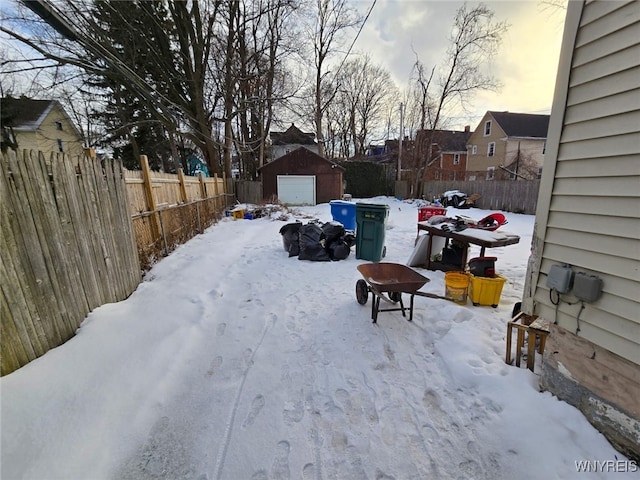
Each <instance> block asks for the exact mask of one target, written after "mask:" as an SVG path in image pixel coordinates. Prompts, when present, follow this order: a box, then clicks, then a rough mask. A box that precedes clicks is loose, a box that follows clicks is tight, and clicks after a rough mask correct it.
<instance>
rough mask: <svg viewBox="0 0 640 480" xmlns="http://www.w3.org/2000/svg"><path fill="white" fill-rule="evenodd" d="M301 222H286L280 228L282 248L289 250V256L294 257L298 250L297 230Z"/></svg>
mask: <svg viewBox="0 0 640 480" xmlns="http://www.w3.org/2000/svg"><path fill="white" fill-rule="evenodd" d="M301 227H302V222H295V223H287V224H286V225H285V226H284V227H282V228H281V229H280V235H282V244H283V245H284V249H285V250H286V251H287V252H289V256H290V257H295V256H297V255H298V253H299V252H300V242H299V232H300V228H301Z"/></svg>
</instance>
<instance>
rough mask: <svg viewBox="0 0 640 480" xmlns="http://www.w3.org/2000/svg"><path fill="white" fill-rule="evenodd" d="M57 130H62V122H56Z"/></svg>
mask: <svg viewBox="0 0 640 480" xmlns="http://www.w3.org/2000/svg"><path fill="white" fill-rule="evenodd" d="M56 130H62V122H56Z"/></svg>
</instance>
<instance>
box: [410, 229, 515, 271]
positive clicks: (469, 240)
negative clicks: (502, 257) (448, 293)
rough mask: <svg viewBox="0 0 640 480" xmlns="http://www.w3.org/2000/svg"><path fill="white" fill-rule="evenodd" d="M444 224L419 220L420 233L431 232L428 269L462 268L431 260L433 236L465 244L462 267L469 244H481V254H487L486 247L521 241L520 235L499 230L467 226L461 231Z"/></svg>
mask: <svg viewBox="0 0 640 480" xmlns="http://www.w3.org/2000/svg"><path fill="white" fill-rule="evenodd" d="M442 225H443V224H437V225H431V224H429V223H428V222H426V221H425V222H418V235H420V232H421V231H424V232H427V233H428V234H429V240H428V244H427V255H426V258H425V263H424V267H425V268H426V269H428V270H442V271H448V270H460V267H459V266H454V265H448V264H445V263H442V262H435V261H431V247H432V243H433V237H444V238H445V239H446V240H445V246H446V245H447V244H448V242H449V240H456V241H457V242H460V243H461V244H463V245H464V247H465V248H463V253H462V267H463V268H464V266H465V265H466V264H467V255H468V250H469V248H468V247H469V245H479V246H480V256H481V257H484V256H485V249H487V248H495V247H504V246H507V245H514V244H516V243H518V242H520V237H519V236H518V235H514V234H512V233H506V232H500V231H499V230H496V231H490V230H482V229H479V228H467V229H465V230H462V231H460V232H456V231H451V230H443V229H442V228H441V226H442Z"/></svg>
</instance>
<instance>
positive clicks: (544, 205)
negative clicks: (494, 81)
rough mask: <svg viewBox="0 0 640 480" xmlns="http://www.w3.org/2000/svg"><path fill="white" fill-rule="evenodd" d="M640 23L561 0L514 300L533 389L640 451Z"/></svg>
mask: <svg viewBox="0 0 640 480" xmlns="http://www.w3.org/2000/svg"><path fill="white" fill-rule="evenodd" d="M638 32H640V8H639V5H638V3H637V2H636V1H615V2H612V1H589V2H584V1H572V2H569V5H568V9H567V16H566V20H565V27H564V36H563V40H562V48H561V53H560V63H559V67H558V75H557V78H556V88H555V94H554V100H553V108H552V111H551V119H550V122H549V138H548V142H547V152H546V155H545V164H544V171H543V173H542V180H541V184H540V191H539V197H538V207H537V211H536V222H535V228H534V235H533V239H532V245H531V247H532V248H531V251H532V254H531V258H530V261H529V266H528V271H527V276H526V283H525V288H524V295H523V299H522V300H523V302H522V305H523V312H524V313H526V314H533V315H538V316H539V318H544V319H546V320H547V321H549V322H550V335H549V338H548V339H547V342H546V348H545V350H544V355H543V358H542V369H541V376H540V386H541V388H542V389H543V390H547V391H549V392H551V393H553V394H554V395H556V396H557V397H558V398H559V399H560V400H564V401H566V402H567V403H569V404H571V405H574V406H575V407H577V408H579V409H580V410H581V411H582V413H583V414H584V415H585V417H586V418H587V419H589V421H590V422H591V423H592V424H593V425H594V426H595V427H596V428H598V430H600V431H601V432H602V433H603V435H605V436H606V437H607V438H608V439H609V441H611V443H612V444H613V445H614V446H615V447H616V448H617V449H618V450H620V451H621V452H622V453H624V454H626V455H627V456H629V457H630V458H632V459H634V460H636V461H638V462H640V400H639V399H640V295H639V293H640V215H639V212H640V188H639V186H640V42H639V41H638V39H639V38H640V37H639V36H638ZM488 118H489V119H490V120H491V119H492V118H493V117H488ZM480 133H482V132H480ZM475 141H478V140H477V139H476V140H475ZM471 143H473V140H472V142H471Z"/></svg>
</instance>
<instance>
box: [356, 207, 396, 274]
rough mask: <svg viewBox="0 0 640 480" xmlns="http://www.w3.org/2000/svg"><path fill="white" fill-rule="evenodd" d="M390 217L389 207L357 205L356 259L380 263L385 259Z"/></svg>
mask: <svg viewBox="0 0 640 480" xmlns="http://www.w3.org/2000/svg"><path fill="white" fill-rule="evenodd" d="M388 217H389V205H379V204H376V203H361V202H358V203H356V258H358V259H361V260H369V261H371V262H379V261H380V260H381V259H382V257H384V254H385V247H384V231H385V227H386V225H387V218H388Z"/></svg>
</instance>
